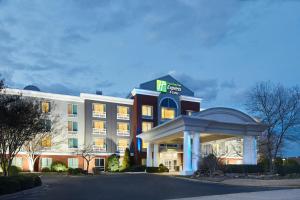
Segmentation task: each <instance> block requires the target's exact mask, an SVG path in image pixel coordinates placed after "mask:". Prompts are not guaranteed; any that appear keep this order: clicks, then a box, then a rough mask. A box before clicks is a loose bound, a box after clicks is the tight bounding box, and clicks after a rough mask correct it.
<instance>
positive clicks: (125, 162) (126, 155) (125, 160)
mask: <svg viewBox="0 0 300 200" xmlns="http://www.w3.org/2000/svg"><path fill="white" fill-rule="evenodd" d="M129 167H130V151H129V149H128V148H126V150H125V153H124V157H123V161H122V170H126V169H128V168H129Z"/></svg>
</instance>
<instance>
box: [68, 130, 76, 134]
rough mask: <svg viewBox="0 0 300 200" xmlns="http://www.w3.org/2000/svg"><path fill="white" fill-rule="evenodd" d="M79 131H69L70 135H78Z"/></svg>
mask: <svg viewBox="0 0 300 200" xmlns="http://www.w3.org/2000/svg"><path fill="white" fill-rule="evenodd" d="M77 132H78V131H69V130H68V134H77Z"/></svg>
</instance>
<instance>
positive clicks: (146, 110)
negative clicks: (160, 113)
mask: <svg viewBox="0 0 300 200" xmlns="http://www.w3.org/2000/svg"><path fill="white" fill-rule="evenodd" d="M142 116H143V117H144V118H152V117H153V106H149V105H142Z"/></svg>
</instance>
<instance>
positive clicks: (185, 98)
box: [180, 95, 202, 103]
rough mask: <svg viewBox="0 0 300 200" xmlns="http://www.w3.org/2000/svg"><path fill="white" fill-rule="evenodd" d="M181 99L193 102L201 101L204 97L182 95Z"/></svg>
mask: <svg viewBox="0 0 300 200" xmlns="http://www.w3.org/2000/svg"><path fill="white" fill-rule="evenodd" d="M180 101H191V102H197V103H201V101H202V99H201V98H198V97H189V96H184V95H181V96H180Z"/></svg>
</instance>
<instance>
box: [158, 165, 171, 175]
mask: <svg viewBox="0 0 300 200" xmlns="http://www.w3.org/2000/svg"><path fill="white" fill-rule="evenodd" d="M158 172H160V173H162V172H169V169H168V168H167V167H166V166H164V165H163V164H160V165H159V167H158Z"/></svg>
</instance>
